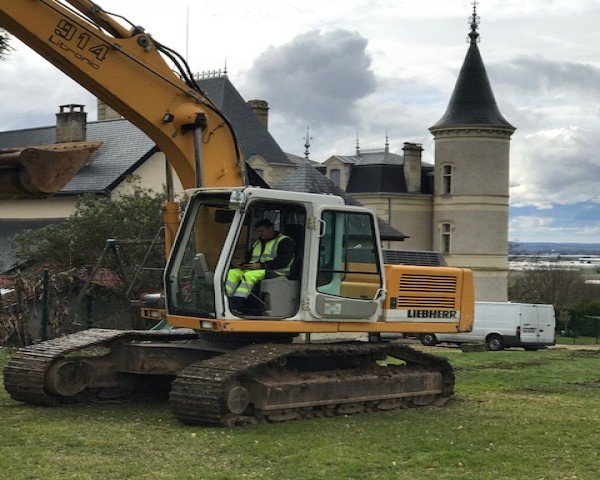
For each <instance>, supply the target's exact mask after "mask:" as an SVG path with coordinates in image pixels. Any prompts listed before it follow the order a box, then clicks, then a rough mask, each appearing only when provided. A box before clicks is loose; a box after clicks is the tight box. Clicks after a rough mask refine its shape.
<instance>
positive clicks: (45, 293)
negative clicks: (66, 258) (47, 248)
mask: <svg viewBox="0 0 600 480" xmlns="http://www.w3.org/2000/svg"><path fill="white" fill-rule="evenodd" d="M49 283H50V273H49V272H48V269H47V268H44V282H43V285H44V290H43V292H42V329H41V330H42V331H41V336H42V340H48V290H49Z"/></svg>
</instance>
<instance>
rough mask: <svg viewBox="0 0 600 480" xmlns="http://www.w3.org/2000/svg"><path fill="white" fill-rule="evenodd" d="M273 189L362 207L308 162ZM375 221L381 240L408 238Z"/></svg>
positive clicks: (382, 221) (381, 221)
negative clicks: (321, 195)
mask: <svg viewBox="0 0 600 480" xmlns="http://www.w3.org/2000/svg"><path fill="white" fill-rule="evenodd" d="M275 188H277V189H278V190H288V191H290V192H304V193H324V194H330V195H338V196H340V197H342V198H343V199H344V202H345V203H346V205H357V206H363V204H362V203H360V202H359V201H358V200H356V199H355V198H353V197H352V196H350V195H349V194H348V193H346V192H345V191H344V190H342V189H341V188H340V187H338V186H337V185H336V184H334V183H333V182H332V181H331V180H329V179H328V178H327V177H326V176H325V175H323V174H322V173H320V172H319V171H317V170H316V169H315V168H314V167H313V166H312V165H310V163H309V162H304V164H303V165H301V166H300V167H298V168H297V169H296V170H294V171H293V172H292V173H290V174H289V175H288V176H287V177H285V178H284V179H283V180H282V181H281V182H279V183H278V184H277V185H276V186H275ZM377 220H378V221H379V235H380V237H381V239H382V240H404V239H405V238H408V237H407V235H404V234H403V233H402V232H399V231H398V230H396V229H395V228H394V227H392V226H391V225H390V224H389V223H387V222H385V221H384V220H381V219H380V218H378V219H377Z"/></svg>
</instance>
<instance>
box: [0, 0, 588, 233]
mask: <svg viewBox="0 0 600 480" xmlns="http://www.w3.org/2000/svg"><path fill="white" fill-rule="evenodd" d="M98 3H99V4H100V5H101V6H102V7H103V8H104V9H105V10H106V11H109V12H114V13H118V14H121V15H123V16H125V17H127V18H128V19H129V20H131V21H132V22H133V23H135V24H137V25H141V26H143V27H144V28H145V29H146V31H147V32H149V33H150V34H152V35H153V36H154V37H155V38H156V39H157V40H158V41H160V42H161V43H163V44H165V45H167V46H169V47H171V48H172V49H174V50H177V51H178V52H180V53H181V54H182V55H183V56H184V57H185V58H187V60H188V63H189V64H190V67H191V69H192V70H193V71H194V72H201V71H206V70H216V69H223V68H224V67H225V66H226V67H227V72H228V75H229V78H230V80H231V81H232V83H233V84H234V86H235V87H236V88H237V89H238V90H239V91H240V93H241V94H242V96H243V97H244V98H245V99H246V100H251V99H264V100H267V101H268V102H269V107H270V110H269V130H270V132H271V134H272V135H273V137H274V138H275V140H276V141H277V142H278V143H279V145H280V146H281V147H282V148H283V150H284V151H286V152H288V153H293V154H296V155H300V156H303V155H304V150H305V147H304V143H305V136H306V131H307V127H308V128H310V137H311V139H310V158H311V159H313V160H317V161H324V160H326V159H327V158H328V157H329V156H331V155H332V154H342V155H349V154H350V155H351V154H353V152H354V149H355V146H356V141H357V138H358V140H359V142H360V147H361V148H362V149H371V148H383V147H384V144H385V141H386V135H387V136H388V138H389V145H390V149H391V150H392V151H393V152H395V153H401V149H402V144H403V143H404V142H416V143H421V144H423V147H424V152H423V156H424V160H425V161H427V162H430V163H433V155H434V144H433V137H432V135H431V134H430V132H429V130H428V128H429V127H430V126H432V125H433V124H434V123H435V122H437V120H439V119H440V118H441V116H442V115H443V113H444V111H445V109H446V107H447V105H448V102H449V99H450V96H451V94H452V90H453V88H454V85H455V83H456V79H457V77H458V72H459V69H460V67H461V65H462V62H463V60H464V57H465V54H466V52H467V48H468V44H467V42H466V39H467V33H468V32H469V25H468V18H469V16H470V15H471V13H472V9H473V2H472V1H471V0H423V1H420V2H415V1H414V0H344V1H343V2H342V1H341V0H319V1H315V0H304V1H302V2H297V1H289V0H256V1H253V2H246V1H240V0H221V1H220V2H205V1H201V0H170V1H168V2H165V1H164V0H128V1H126V2H123V1H120V0H119V1H117V0H101V1H99V2H98ZM477 14H478V15H479V17H480V20H481V23H480V27H479V33H480V43H479V49H480V52H481V55H482V57H483V61H484V63H485V66H486V69H487V72H488V76H489V78H490V82H491V84H492V89H493V90H494V93H495V96H496V101H497V103H498V106H499V108H500V111H501V112H502V114H503V115H504V117H505V118H506V119H507V120H508V121H509V122H510V123H511V124H512V125H514V126H515V127H516V128H517V130H516V132H515V134H514V135H513V137H512V140H511V175H510V205H511V208H510V230H509V238H510V240H511V241H515V242H536V241H544V242H581V243H600V208H599V207H600V156H599V155H598V153H597V152H599V150H600V148H599V147H600V29H599V28H598V24H600V0H528V1H527V2H523V1H521V0H518V1H517V0H479V1H478V5H477ZM12 45H13V47H14V48H15V51H14V52H12V53H11V54H10V55H9V57H8V59H7V60H5V61H3V62H0V105H2V106H1V108H0V131H6V130H16V129H22V128H31V127H38V126H47V125H53V124H54V122H55V113H56V112H57V111H58V106H59V105H63V104H68V103H81V104H85V105H86V110H87V111H88V112H90V113H89V117H88V119H89V120H94V119H95V111H94V110H95V99H94V98H93V97H92V96H91V94H89V93H88V92H86V91H85V90H83V89H82V88H81V87H79V86H78V85H77V84H76V83H75V82H73V81H72V80H70V79H69V78H68V77H66V76H65V75H64V74H62V73H61V72H60V71H59V70H57V69H56V68H54V67H53V66H51V65H50V64H49V63H47V62H46V61H45V60H44V59H42V58H41V57H39V56H38V55H37V54H35V53H34V52H32V51H31V50H29V49H28V48H27V47H26V46H24V45H23V44H21V43H20V42H18V41H17V40H13V42H12Z"/></svg>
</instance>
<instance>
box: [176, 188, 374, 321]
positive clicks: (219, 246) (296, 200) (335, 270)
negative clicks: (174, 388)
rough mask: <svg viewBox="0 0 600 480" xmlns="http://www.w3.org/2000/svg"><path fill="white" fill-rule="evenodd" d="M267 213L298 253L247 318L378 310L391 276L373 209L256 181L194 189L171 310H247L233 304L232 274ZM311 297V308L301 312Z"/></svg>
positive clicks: (255, 297)
mask: <svg viewBox="0 0 600 480" xmlns="http://www.w3.org/2000/svg"><path fill="white" fill-rule="evenodd" d="M260 219H269V220H270V221H271V222H272V223H273V224H274V225H275V229H276V230H277V231H280V232H282V233H284V234H285V235H287V236H288V237H290V238H291V239H292V240H293V241H294V261H293V263H292V265H291V268H290V272H289V274H288V275H285V276H273V277H272V278H269V275H267V277H266V278H265V279H264V280H262V281H261V282H260V283H259V284H258V285H257V286H255V288H254V289H253V290H252V293H251V295H250V297H249V299H248V304H249V306H248V308H247V309H244V311H243V313H244V318H257V319H261V318H263V319H287V318H292V317H293V318H295V319H297V320H320V319H323V320H325V319H329V320H331V319H336V318H345V317H350V316H352V317H353V318H360V319H364V320H373V319H376V318H377V316H378V314H379V312H380V308H381V303H382V297H383V295H382V293H383V291H384V279H383V273H382V272H383V267H382V263H381V259H380V255H379V248H378V245H377V240H376V239H377V238H378V235H377V231H376V222H375V221H374V218H373V215H372V214H371V213H370V212H368V211H366V210H365V209H357V208H356V207H347V206H346V205H344V203H343V200H341V199H340V198H339V197H333V196H326V195H310V194H308V196H307V194H296V193H293V192H278V191H273V190H262V189H259V188H252V187H248V188H237V189H218V190H215V189H199V190H198V191H197V192H196V193H195V194H194V195H193V197H192V199H191V201H190V203H189V205H188V208H187V210H186V214H185V217H184V220H183V222H182V225H181V228H180V231H179V235H178V237H177V240H176V243H175V246H174V250H173V252H172V255H171V259H170V262H169V265H168V266H167V270H166V278H165V286H166V289H167V292H166V298H167V304H168V305H167V308H168V312H169V314H171V315H175V316H185V317H200V318H208V319H223V318H235V317H239V314H235V313H234V312H232V311H231V310H230V309H229V304H228V299H227V297H226V295H225V293H224V285H225V279H226V276H227V272H228V271H229V269H230V268H231V266H232V265H238V264H240V263H242V261H243V259H244V257H245V256H246V254H247V252H248V251H249V250H250V248H251V246H252V244H253V242H254V240H255V237H254V228H253V226H254V224H255V223H256V221H257V220H260ZM303 300H305V301H307V302H308V306H309V308H308V312H307V311H306V309H304V310H303V311H302V312H300V305H301V302H302V301H303Z"/></svg>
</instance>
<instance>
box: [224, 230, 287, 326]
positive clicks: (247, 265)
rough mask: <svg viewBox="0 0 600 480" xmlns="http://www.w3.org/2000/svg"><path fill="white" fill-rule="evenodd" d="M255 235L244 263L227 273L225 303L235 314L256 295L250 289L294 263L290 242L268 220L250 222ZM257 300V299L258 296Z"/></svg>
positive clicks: (239, 312) (279, 274) (281, 272)
mask: <svg viewBox="0 0 600 480" xmlns="http://www.w3.org/2000/svg"><path fill="white" fill-rule="evenodd" d="M254 230H255V231H256V234H257V235H258V238H257V239H256V241H255V242H254V243H253V244H252V249H251V250H250V251H249V252H248V253H247V254H246V257H245V259H244V262H243V263H242V264H241V265H238V266H237V268H232V269H230V270H229V272H228V273H227V281H226V282H225V292H226V294H227V296H228V297H229V306H230V308H231V311H232V312H233V313H234V314H236V315H241V314H243V313H244V310H245V308H246V307H247V305H248V303H249V297H250V296H252V297H255V298H257V299H258V297H256V295H255V294H254V293H253V292H252V289H253V288H254V287H255V286H256V285H257V284H258V282H260V281H261V280H263V279H265V278H275V277H278V276H282V275H285V276H287V275H289V273H290V269H291V266H292V263H294V241H293V240H292V239H291V238H290V237H288V236H287V235H284V234H282V233H280V232H278V231H276V230H275V226H274V225H273V222H271V221H270V220H268V219H263V220H259V221H258V222H256V223H255V224H254ZM258 300H259V302H260V299H258Z"/></svg>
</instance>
